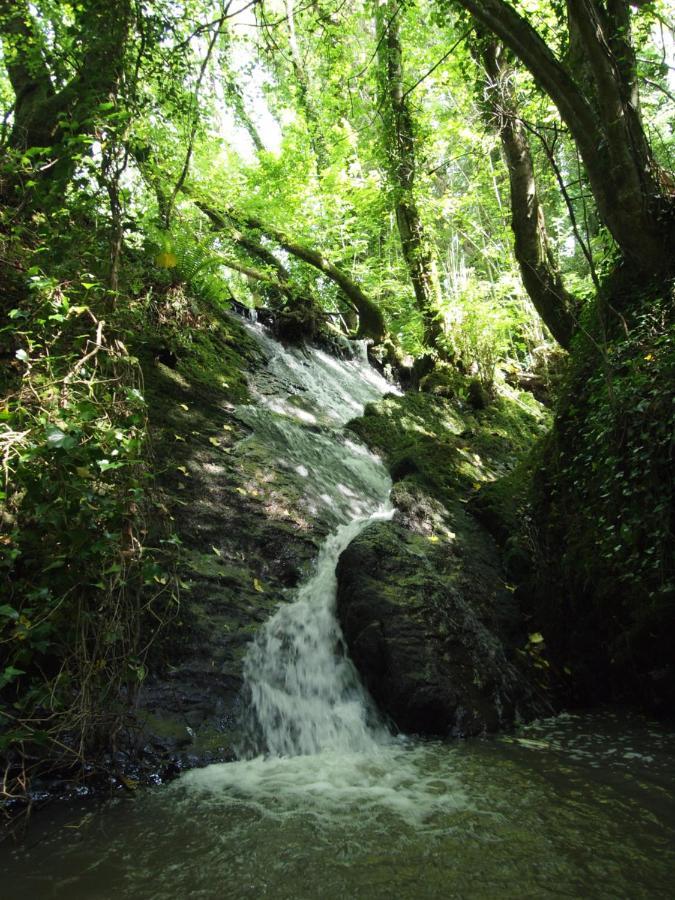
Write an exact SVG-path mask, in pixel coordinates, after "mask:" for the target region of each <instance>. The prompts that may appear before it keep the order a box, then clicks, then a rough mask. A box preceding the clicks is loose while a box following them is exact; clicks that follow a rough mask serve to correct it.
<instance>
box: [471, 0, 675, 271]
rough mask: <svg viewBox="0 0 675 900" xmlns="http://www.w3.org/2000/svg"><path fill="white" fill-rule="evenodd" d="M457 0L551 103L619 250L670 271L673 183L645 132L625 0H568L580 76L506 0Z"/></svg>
mask: <svg viewBox="0 0 675 900" xmlns="http://www.w3.org/2000/svg"><path fill="white" fill-rule="evenodd" d="M456 2H457V4H458V5H459V6H461V7H463V8H464V9H465V10H467V11H468V12H469V13H471V15H472V16H473V17H474V19H475V20H476V21H477V22H479V23H480V24H481V25H482V26H484V27H485V28H487V29H489V30H490V31H491V32H492V33H493V34H495V35H496V36H497V37H498V38H499V39H500V40H501V41H503V43H504V44H505V45H506V46H507V47H509V49H510V50H512V51H513V53H514V54H515V55H516V56H517V57H518V58H519V59H520V60H521V61H522V63H523V64H524V65H525V66H526V67H527V68H528V69H529V71H530V72H531V73H532V75H533V77H534V79H535V80H536V81H537V83H538V84H539V86H540V87H541V88H542V90H544V91H545V92H546V93H547V94H548V96H549V97H550V98H551V100H552V101H553V102H554V103H555V105H556V106H557V108H558V110H559V112H560V115H561V117H562V119H563V121H564V122H565V124H566V125H567V127H568V128H569V130H570V133H571V134H572V136H573V138H574V140H575V141H576V143H577V146H578V147H579V152H580V154H581V157H582V159H583V162H584V165H585V167H586V171H587V173H588V178H589V182H590V185H591V189H592V191H593V195H594V197H595V200H596V202H597V205H598V210H599V213H600V216H601V217H602V220H603V221H604V223H605V224H606V225H607V227H608V229H609V231H610V232H611V234H612V235H613V237H614V239H615V241H616V242H617V244H618V246H619V248H620V250H621V252H622V253H623V255H624V257H625V258H626V259H627V260H629V261H630V262H631V264H632V265H633V266H634V267H635V268H636V269H637V270H638V271H642V272H648V273H650V274H653V273H659V272H661V273H668V272H671V271H672V269H673V265H674V263H673V260H675V183H674V182H673V178H672V176H671V175H670V174H669V173H667V172H665V171H664V170H663V169H662V168H661V167H660V166H659V165H658V164H657V162H656V161H655V159H654V157H653V154H652V151H651V148H650V145H649V142H648V140H647V137H646V134H645V130H644V126H643V122H642V116H641V113H640V104H639V99H638V91H637V77H636V58H635V50H634V47H633V43H632V38H631V19H632V13H631V9H630V4H629V3H628V2H627V0H607V2H606V3H605V4H603V3H601V2H599V0H567V3H566V21H567V38H568V40H567V43H568V44H569V43H570V40H571V38H572V36H574V40H575V42H576V43H577V45H578V46H580V47H583V50H584V52H585V55H586V58H587V60H588V66H587V67H585V68H584V70H583V71H582V73H581V75H580V76H579V75H577V74H575V73H572V72H571V71H570V70H569V68H568V66H567V65H566V64H565V62H564V61H562V60H561V59H558V58H557V57H556V55H555V54H554V53H553V51H552V50H551V48H550V47H549V46H548V44H547V43H546V41H545V40H544V38H543V37H542V36H541V34H539V33H538V32H537V31H536V30H535V29H534V27H533V26H532V25H531V24H530V21H529V20H528V19H527V18H526V17H525V16H524V15H521V14H520V13H519V12H517V11H516V10H515V9H514V8H513V6H511V5H510V4H509V3H507V2H506V0H480V2H478V0H456Z"/></svg>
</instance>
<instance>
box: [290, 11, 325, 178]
mask: <svg viewBox="0 0 675 900" xmlns="http://www.w3.org/2000/svg"><path fill="white" fill-rule="evenodd" d="M293 5H294V0H285V7H286V21H287V23H288V45H289V47H290V51H291V63H292V65H293V74H294V75H295V82H296V88H297V95H298V100H299V102H300V106H301V107H302V111H303V113H304V116H305V121H306V122H307V130H308V131H309V140H310V144H311V145H312V150H313V151H314V158H315V160H316V171H317V174H318V175H321V173H322V172H323V171H324V169H326V168H327V166H328V163H329V154H328V148H327V147H326V141H325V139H324V136H323V132H322V129H321V121H320V117H319V113H318V110H317V108H316V106H315V105H314V100H313V97H312V86H311V83H310V80H309V77H308V75H307V71H306V69H305V64H304V60H303V59H302V54H301V53H300V48H299V46H298V38H297V34H296V31H295V12H294V8H293Z"/></svg>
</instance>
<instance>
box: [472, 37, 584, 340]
mask: <svg viewBox="0 0 675 900" xmlns="http://www.w3.org/2000/svg"><path fill="white" fill-rule="evenodd" d="M480 56H481V60H482V62H483V66H484V68H485V72H486V75H487V82H486V91H485V94H486V99H487V102H488V107H489V110H490V113H491V117H492V120H493V122H494V123H495V125H496V127H497V129H498V132H499V136H500V139H501V144H502V149H503V151H504V157H505V159H506V164H507V168H508V172H509V183H510V186H511V227H512V229H513V235H514V238H515V254H516V259H517V261H518V265H519V266H520V272H521V275H522V279H523V284H524V285H525V289H526V290H527V293H528V294H529V296H530V299H531V300H532V303H533V304H534V308H535V309H536V310H537V312H538V313H539V315H540V316H541V318H542V319H543V320H544V322H545V323H546V325H547V326H548V329H549V331H550V332H551V334H552V335H553V337H554V338H555V339H556V340H557V341H558V343H559V344H560V345H561V346H562V347H565V348H568V347H569V344H570V340H571V338H572V334H573V333H574V328H575V318H574V308H575V306H576V303H575V301H574V299H573V297H572V296H571V295H570V294H569V293H568V292H567V291H566V290H565V286H564V284H563V280H562V275H561V273H560V270H559V268H558V265H557V263H556V260H555V256H554V254H553V250H552V247H551V243H550V241H549V238H548V231H547V229H546V219H545V216H544V210H543V207H542V205H541V203H540V201H539V194H538V191H537V183H536V180H535V174H534V164H533V162H532V154H531V152H530V145H529V141H528V138H527V133H526V131H525V128H524V126H523V124H522V122H521V121H520V119H519V118H518V109H517V106H516V100H515V97H514V94H513V90H512V88H511V86H510V85H509V74H510V73H509V68H508V65H507V64H506V61H505V59H504V50H503V48H502V47H501V46H500V45H499V44H498V43H497V42H496V41H483V42H482V46H481V49H480Z"/></svg>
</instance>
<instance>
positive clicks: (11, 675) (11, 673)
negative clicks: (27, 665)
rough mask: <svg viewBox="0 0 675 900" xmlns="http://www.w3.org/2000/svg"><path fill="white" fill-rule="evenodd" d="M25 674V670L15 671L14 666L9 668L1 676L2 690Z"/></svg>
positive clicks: (0, 685)
mask: <svg viewBox="0 0 675 900" xmlns="http://www.w3.org/2000/svg"><path fill="white" fill-rule="evenodd" d="M25 674H26V673H25V672H24V671H23V669H15V668H14V666H7V668H6V669H5V671H4V672H3V673H2V674H0V689H2V688H4V687H5V686H6V685H8V684H9V683H10V681H14V679H15V678H18V676H19V675H25Z"/></svg>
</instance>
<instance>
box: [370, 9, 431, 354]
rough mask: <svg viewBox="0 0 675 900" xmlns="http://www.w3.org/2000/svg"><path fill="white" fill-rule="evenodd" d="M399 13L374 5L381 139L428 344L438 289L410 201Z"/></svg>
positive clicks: (410, 134) (411, 159)
mask: <svg viewBox="0 0 675 900" xmlns="http://www.w3.org/2000/svg"><path fill="white" fill-rule="evenodd" d="M399 11H400V4H396V3H394V2H393V0H386V2H382V3H380V2H377V3H376V5H375V23H376V37H377V46H378V56H379V64H380V79H379V80H380V90H381V97H380V106H381V108H382V122H383V132H382V138H383V147H384V151H385V153H386V156H387V164H388V170H389V181H390V186H391V192H392V197H393V204H394V210H395V213H396V224H397V227H398V233H399V237H400V239H401V250H402V252H403V258H404V260H405V264H406V267H407V269H408V274H409V277H410V281H411V283H412V286H413V290H414V292H415V299H416V301H417V306H418V308H419V310H420V312H421V314H422V318H423V321H424V337H425V340H426V342H427V344H429V345H430V346H434V345H435V344H436V343H437V340H438V338H439V336H440V334H441V325H440V321H439V318H438V314H439V306H440V299H441V297H440V285H439V281H438V272H437V270H436V262H435V259H434V254H433V250H432V247H431V243H430V241H429V238H428V236H427V234H426V231H425V228H424V224H423V222H422V217H421V215H420V211H419V208H418V206H417V202H416V200H415V175H416V154H415V131H414V124H413V118H412V114H411V112H410V106H409V103H408V95H407V93H406V91H405V90H404V88H403V51H402V47H401V38H400V33H399V27H398V21H397V15H398V14H399Z"/></svg>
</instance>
